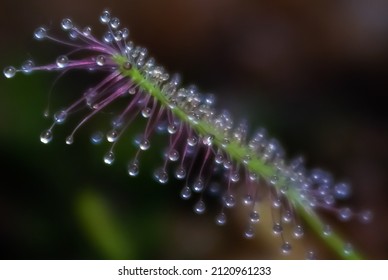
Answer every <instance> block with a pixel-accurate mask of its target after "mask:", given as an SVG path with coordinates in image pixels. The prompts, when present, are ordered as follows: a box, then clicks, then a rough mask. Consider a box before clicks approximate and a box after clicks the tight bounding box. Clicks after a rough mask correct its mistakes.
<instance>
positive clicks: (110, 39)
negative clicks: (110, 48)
mask: <svg viewBox="0 0 388 280" xmlns="http://www.w3.org/2000/svg"><path fill="white" fill-rule="evenodd" d="M103 40H104V42H105V43H108V44H110V43H112V42H113V40H114V36H113V34H112V32H110V31H107V32H105V34H104V37H103Z"/></svg>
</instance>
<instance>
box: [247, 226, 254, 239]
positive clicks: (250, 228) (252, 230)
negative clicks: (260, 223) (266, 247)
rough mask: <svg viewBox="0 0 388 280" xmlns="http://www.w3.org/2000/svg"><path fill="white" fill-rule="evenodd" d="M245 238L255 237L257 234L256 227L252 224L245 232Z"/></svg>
mask: <svg viewBox="0 0 388 280" xmlns="http://www.w3.org/2000/svg"><path fill="white" fill-rule="evenodd" d="M244 236H245V238H249V239H250V238H253V237H254V236H255V229H254V228H253V226H252V225H250V226H249V227H248V228H247V229H246V230H245V232H244Z"/></svg>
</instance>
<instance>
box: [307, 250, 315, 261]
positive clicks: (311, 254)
mask: <svg viewBox="0 0 388 280" xmlns="http://www.w3.org/2000/svg"><path fill="white" fill-rule="evenodd" d="M316 259H317V255H316V254H315V252H314V251H308V252H307V254H306V260H316Z"/></svg>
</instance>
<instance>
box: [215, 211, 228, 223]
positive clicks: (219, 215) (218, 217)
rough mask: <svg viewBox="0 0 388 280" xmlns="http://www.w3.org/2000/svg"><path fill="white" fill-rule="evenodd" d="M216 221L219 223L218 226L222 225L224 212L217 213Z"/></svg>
mask: <svg viewBox="0 0 388 280" xmlns="http://www.w3.org/2000/svg"><path fill="white" fill-rule="evenodd" d="M216 223H217V225H220V226H223V225H225V224H226V215H225V213H224V212H222V213H220V214H218V215H217V217H216Z"/></svg>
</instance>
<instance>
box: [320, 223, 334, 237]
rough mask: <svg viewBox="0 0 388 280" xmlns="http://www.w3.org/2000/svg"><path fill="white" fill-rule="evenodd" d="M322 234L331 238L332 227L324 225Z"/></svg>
mask: <svg viewBox="0 0 388 280" xmlns="http://www.w3.org/2000/svg"><path fill="white" fill-rule="evenodd" d="M322 232H323V235H324V236H330V235H331V234H332V233H333V229H332V228H331V226H330V225H324V226H323V231H322Z"/></svg>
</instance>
